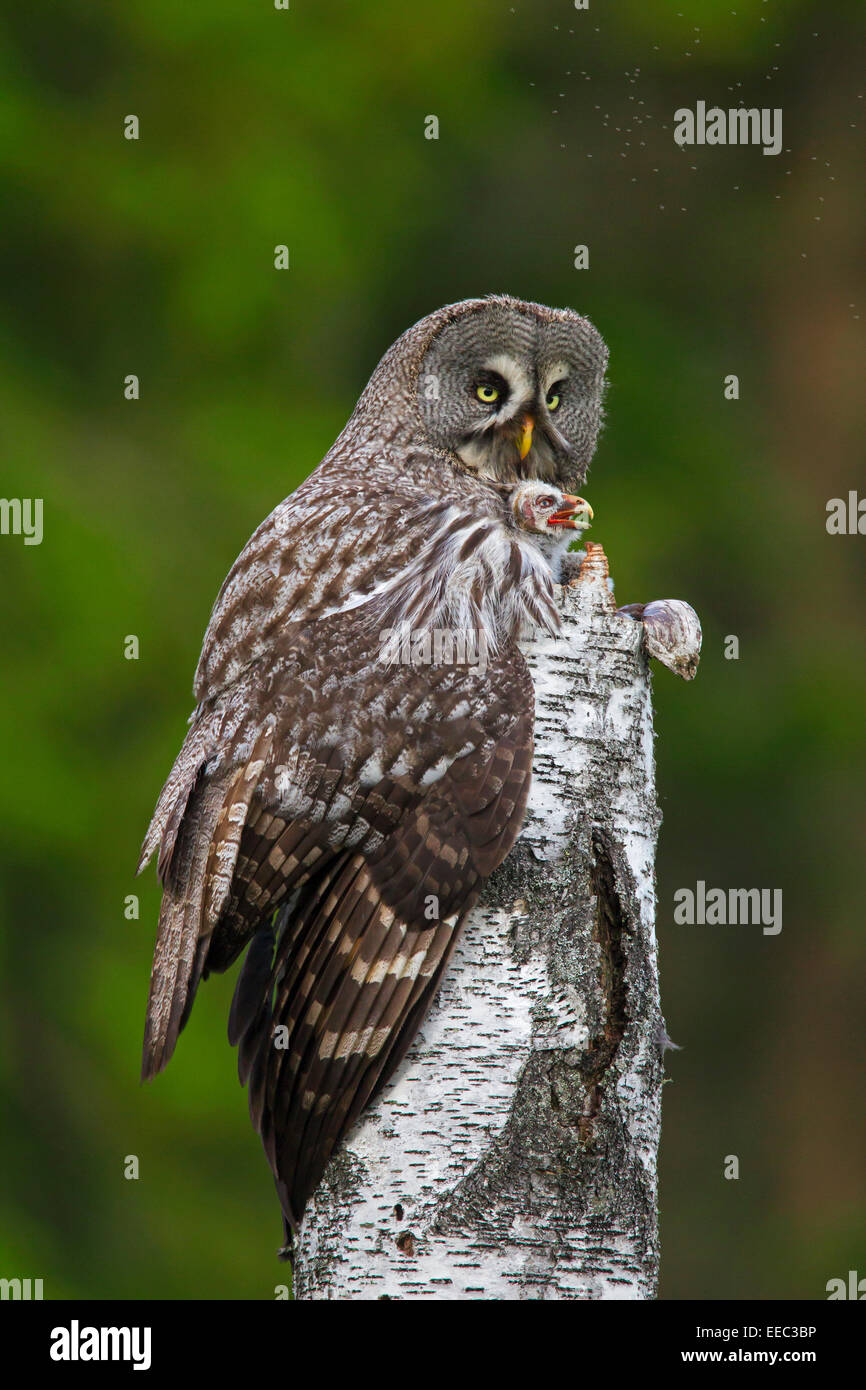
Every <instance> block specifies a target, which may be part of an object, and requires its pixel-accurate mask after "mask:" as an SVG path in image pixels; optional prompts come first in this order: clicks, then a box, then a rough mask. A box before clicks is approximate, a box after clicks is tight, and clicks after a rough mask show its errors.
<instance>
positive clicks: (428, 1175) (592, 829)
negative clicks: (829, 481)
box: [295, 545, 699, 1300]
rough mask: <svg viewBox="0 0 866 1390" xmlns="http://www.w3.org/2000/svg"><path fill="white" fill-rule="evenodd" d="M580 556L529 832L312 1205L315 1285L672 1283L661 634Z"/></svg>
mask: <svg viewBox="0 0 866 1390" xmlns="http://www.w3.org/2000/svg"><path fill="white" fill-rule="evenodd" d="M587 549H588V556H587V559H586V560H585V561H584V563H583V566H582V568H581V570H580V574H579V577H578V578H577V580H576V581H575V582H574V583H573V584H572V585H570V586H567V587H565V588H564V589H563V591H562V616H563V633H562V636H561V637H560V638H559V639H558V640H552V639H541V640H537V641H533V642H528V643H526V644H525V647H524V651H525V654H526V656H527V659H528V660H529V663H530V666H531V668H532V674H533V679H534V681H535V686H536V726H535V761H534V776H533V785H532V791H531V794H530V801H529V811H528V814H527V819H526V824H525V826H524V829H523V831H522V833H521V836H520V838H519V840H518V842H517V844H516V845H515V847H514V849H513V850H512V852H511V854H510V855H509V857H508V859H507V860H506V861H505V863H504V864H503V865H502V867H501V868H500V869H499V870H498V871H497V872H496V873H495V874H494V875H493V877H492V878H491V879H490V880H489V881H488V883H487V885H486V889H485V892H484V896H483V899H482V902H481V903H480V904H479V905H478V906H477V907H476V909H475V911H474V912H473V913H472V915H471V917H470V919H469V921H468V922H467V924H466V927H465V930H464V932H463V937H462V941H461V943H460V945H459V947H458V949H457V951H456V953H455V956H454V958H453V961H452V963H451V966H450V968H449V970H448V972H447V975H446V977H445V980H444V983H443V986H442V989H441V991H440V993H439V996H438V999H437V1000H436V1002H435V1003H434V1005H433V1008H432V1010H431V1012H430V1014H429V1015H428V1017H427V1019H426V1020H425V1022H424V1024H423V1027H422V1029H421V1031H420V1033H419V1035H418V1038H417V1039H416V1041H415V1043H414V1045H413V1047H412V1049H411V1051H410V1053H409V1054H408V1056H407V1058H406V1060H405V1061H404V1063H403V1064H402V1066H401V1067H400V1068H399V1070H398V1072H397V1073H396V1076H395V1078H394V1079H393V1081H392V1082H391V1084H390V1085H389V1086H388V1087H387V1089H386V1090H385V1092H384V1093H383V1094H382V1096H381V1097H380V1098H379V1100H378V1101H377V1102H376V1104H375V1105H374V1106H373V1107H372V1108H371V1109H370V1110H369V1111H368V1112H367V1113H366V1114H365V1115H364V1116H363V1117H362V1119H361V1121H360V1123H359V1124H358V1125H357V1126H356V1128H355V1129H354V1130H353V1131H352V1133H351V1135H350V1137H349V1140H348V1142H347V1143H346V1144H345V1145H343V1146H342V1148H341V1149H340V1151H339V1152H338V1153H337V1154H336V1156H335V1157H334V1159H333V1160H332V1162H331V1164H330V1166H329V1168H328V1171H327V1173H326V1174H325V1178H324V1181H323V1183H322V1185H321V1187H320V1188H319V1190H318V1192H317V1194H316V1196H315V1198H314V1200H313V1201H312V1202H311V1203H310V1205H309V1207H308V1209H307V1215H306V1217H305V1219H304V1222H303V1225H302V1228H301V1232H300V1236H299V1241H298V1250H297V1257H296V1260H295V1291H296V1297H298V1298H302V1299H319V1298H336V1299H344V1298H362V1299H363V1298H371V1299H372V1298H399V1299H449V1300H453V1299H545V1298H546V1299H565V1298H591V1299H594V1298H652V1297H653V1296H654V1294H655V1290H656V1279H657V1271H658V1226H657V1211H656V1154H657V1150H658V1142H659V1129H660V1118H661V1116H660V1112H661V1104H660V1102H661V1086H662V1071H663V1067H662V1058H663V1051H664V1046H665V1043H666V1041H667V1039H666V1036H665V1030H664V1024H663V1020H662V1015H661V1009H660V1004H659V987H658V970H657V961H656V939H655V892H654V860H655V848H656V837H657V832H658V827H659V821H660V817H659V812H658V807H657V805H656V797H655V765H654V759H653V728H652V703H651V695H650V678H649V669H648V661H647V656H646V653H645V648H644V640H643V636H644V631H645V630H646V631H647V633H648V632H649V625H647V628H646V629H645V628H644V626H643V625H642V622H641V621H640V617H641V614H642V612H643V610H642V609H635V610H633V611H632V613H631V614H630V615H629V616H633V617H637V618H638V621H630V620H629V616H626V615H622V614H617V613H616V612H615V606H614V602H613V599H612V598H611V595H610V592H609V588H608V584H607V579H606V576H607V561H606V560H605V557H604V552H603V551H602V549H601V547H600V546H592V545H591V546H589V547H588V548H587ZM653 607H656V606H655V605H654V606H653ZM679 607H680V608H682V609H683V610H685V608H686V606H685V605H680V606H679ZM688 612H689V613H691V610H688ZM692 616H693V615H692ZM695 624H696V620H695ZM698 635H699V629H698ZM694 664H695V665H696V658H695V663H694ZM681 673H682V674H688V673H686V672H682V671H681ZM691 674H693V670H692V672H691Z"/></svg>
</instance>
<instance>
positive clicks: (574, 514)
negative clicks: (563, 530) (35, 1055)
mask: <svg viewBox="0 0 866 1390" xmlns="http://www.w3.org/2000/svg"><path fill="white" fill-rule="evenodd" d="M592 517H593V511H592V507H591V506H590V505H589V503H588V502H585V501H584V499H583V498H582V497H572V496H570V495H569V494H568V493H565V494H563V498H562V506H561V507H560V509H559V511H558V512H554V513H553V516H551V517H549V518H548V522H547V524H548V526H565V527H567V528H568V529H569V530H571V531H585V530H586V529H587V527H588V526H589V523H590V522H591V521H592Z"/></svg>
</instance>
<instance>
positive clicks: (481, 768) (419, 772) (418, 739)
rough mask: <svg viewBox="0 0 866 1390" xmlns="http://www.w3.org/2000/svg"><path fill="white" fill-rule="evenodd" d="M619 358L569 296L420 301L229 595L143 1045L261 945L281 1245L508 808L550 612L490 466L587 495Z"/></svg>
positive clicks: (201, 710)
mask: <svg viewBox="0 0 866 1390" xmlns="http://www.w3.org/2000/svg"><path fill="white" fill-rule="evenodd" d="M606 362H607V350H606V348H605V346H604V343H603V341H602V339H601V337H600V336H599V334H598V333H597V331H596V330H595V329H594V328H593V326H592V325H591V324H590V323H589V322H588V321H587V320H586V319H584V318H581V317H580V316H579V315H577V314H576V313H573V312H572V311H571V310H567V309H549V308H545V307H544V306H542V305H539V304H531V303H525V302H523V301H521V300H517V299H512V298H510V297H506V296H498V295H497V296H492V297H490V298H486V299H473V300H465V301H463V302H461V303H459V304H452V305H449V306H447V307H446V308H443V309H440V310H438V311H437V312H436V313H433V314H430V315H429V316H428V317H427V318H424V319H422V320H421V321H420V322H419V323H416V324H415V325H414V327H412V328H410V329H409V330H408V331H407V332H406V333H404V334H403V335H402V337H400V338H398V339H397V341H396V342H395V343H394V344H393V346H392V347H391V348H390V349H389V350H388V352H387V353H386V354H385V356H384V357H383V359H382V361H381V362H380V363H379V365H378V367H377V368H376V370H375V371H374V373H373V375H372V377H371V378H370V381H369V383H368V385H367V386H366V388H365V390H364V391H363V393H362V395H361V397H360V399H359V401H358V403H357V405H356V407H355V410H354V412H353V413H352V416H351V419H350V420H349V422H348V424H347V425H346V427H345V429H344V430H343V432H342V434H341V435H340V437H339V438H338V439H337V441H336V443H335V444H334V446H333V448H332V449H331V450H330V452H329V453H328V454H327V456H326V457H325V459H324V460H323V461H322V462H321V463H320V464H319V465H318V467H317V468H315V469H314V470H313V472H312V473H311V474H310V476H309V477H308V478H307V480H306V481H305V482H304V483H303V484H302V485H301V486H300V487H299V488H298V489H297V491H296V492H294V493H293V494H292V495H291V496H290V497H288V498H287V499H286V500H285V501H284V502H282V503H280V505H279V506H278V507H277V508H276V509H275V510H274V511H273V512H272V513H271V515H270V516H269V517H268V518H267V520H266V521H264V522H263V523H262V524H261V526H260V527H259V528H258V530H257V531H256V532H255V534H254V535H253V536H252V538H251V540H250V541H249V543H248V544H247V546H246V547H245V548H244V550H243V551H242V553H241V555H240V556H239V558H238V559H237V560H236V562H235V564H234V565H233V567H232V569H231V571H230V572H229V575H228V577H227V579H226V581H225V583H224V584H223V586H222V589H221V590H220V593H219V595H218V597H217V600H216V603H215V605H214V609H213V613H212V615H211V620H210V624H209V626H208V629H207V632H206V634H205V638H204V644H203V647H202V653H201V658H200V660H199V664H198V670H197V672H196V676H195V684H194V694H195V698H196V701H197V705H196V709H195V712H194V714H193V716H192V719H191V722H190V729H189V732H188V734H187V736H186V739H185V741H184V744H183V747H182V748H181V750H180V753H179V755H178V757H177V761H176V762H175V764H174V767H173V768H172V771H171V773H170V774H169V778H168V781H167V782H166V784H165V786H164V788H163V791H162V793H161V795H160V797H159V801H158V803H157V806H156V810H155V812H154V816H153V820H152V822H151V825H150V828H149V830H148V832H147V836H146V838H145V841H144V846H143V849H142V854H141V861H140V864H139V869H141V868H143V867H144V865H145V864H146V863H147V862H148V860H149V859H150V858H151V856H152V855H153V854H154V852H155V851H157V850H158V851H159V855H158V872H159V876H160V879H161V881H162V884H163V899H162V907H161V910H160V916H159V927H158V933H157V940H156V948H155V953H154V960H153V972H152V977H151V985H150V997H149V1000H148V1006H147V1021H146V1028H145V1039H144V1058H143V1068H142V1071H143V1076H144V1077H145V1078H150V1077H153V1076H154V1075H155V1074H156V1073H157V1072H158V1071H160V1070H161V1069H162V1068H163V1067H164V1066H165V1065H166V1063H167V1062H168V1060H169V1058H170V1056H171V1054H172V1052H173V1051H174V1047H175V1044H176V1042H177V1037H178V1034H179V1032H180V1030H181V1028H182V1027H183V1026H184V1024H185V1023H186V1020H187V1018H188V1017H189V1013H190V1010H191V1008H192V1004H193V1000H194V998H195V993H196V990H197V989H198V986H199V983H200V981H201V980H203V979H206V978H207V976H208V974H209V973H210V972H211V971H223V970H225V969H226V968H227V967H228V966H230V965H231V964H232V963H233V962H234V961H235V960H236V958H237V957H238V956H239V955H240V953H241V952H242V951H243V950H244V948H245V947H247V946H249V949H248V951H247V955H246V958H245V961H244V964H243V967H242V969H241V971H240V974H239V976H238V981H237V987H236V990H235V995H234V1000H233V1003H232V1008H231V1013H230V1018H229V1038H230V1041H231V1042H232V1044H234V1045H236V1046H237V1047H238V1065H239V1071H240V1076H241V1080H242V1081H244V1082H245V1083H246V1084H247V1086H248V1088H249V1103H250V1112H251V1115H252V1119H253V1123H254V1124H255V1126H256V1128H257V1129H258V1130H259V1133H260V1134H261V1138H262V1141H263V1144H264V1147H265V1152H266V1154H267V1157H268V1160H269V1162H270V1165H271V1168H272V1170H273V1173H274V1177H275V1180H276V1186H277V1192H278V1194H279V1198H280V1203H281V1206H282V1211H283V1216H284V1226H285V1232H286V1239H287V1244H288V1245H290V1244H291V1240H292V1233H293V1232H294V1231H295V1230H296V1228H297V1225H298V1223H299V1221H300V1219H301V1216H302V1214H303V1210H304V1206H305V1204H306V1202H307V1200H308V1198H309V1196H310V1195H311V1193H312V1192H313V1190H314V1189H315V1187H316V1185H317V1184H318V1182H319V1179H320V1178H321V1175H322V1173H323V1171H324V1168H325V1165H326V1163H327V1160H328V1158H329V1156H330V1154H331V1153H332V1151H333V1149H334V1147H335V1145H336V1144H337V1143H338V1142H339V1140H340V1138H341V1137H342V1136H343V1135H344V1134H345V1133H346V1131H347V1130H348V1129H349V1127H350V1126H351V1125H352V1124H353V1123H354V1122H355V1120H356V1119H357V1117H358V1115H359V1114H360V1112H361V1110H362V1109H363V1107H364V1106H365V1105H366V1104H368V1102H370V1101H371V1099H372V1098H373V1097H374V1096H376V1095H377V1093H378V1092H379V1091H380V1089H381V1088H382V1086H383V1085H384V1084H385V1083H386V1081H387V1080H388V1078H389V1077H390V1076H391V1074H392V1073H393V1071H394V1069H395V1067H396V1066H397V1065H398V1063H399V1062H400V1060H401V1058H402V1057H403V1055H404V1053H405V1052H406V1049H407V1048H408V1046H409V1044H410V1043H411V1041H412V1039H413V1037H414V1036H415V1033H416V1031H417V1029H418V1027H419V1025H420V1023H421V1021H422V1019H423V1017H424V1014H425V1012H426V1010H427V1009H428V1007H429V1005H430V1003H431V1001H432V999H433V997H434V996H435V993H436V990H437V988H438V985H439V982H440V980H441V978H442V974H443V972H444V970H445V968H446V966H447V964H448V960H449V957H450V955H451V952H452V951H453V948H454V945H455V943H456V941H457V938H458V934H459V932H460V929H461V926H462V924H463V922H464V920H465V918H466V916H467V914H468V912H469V910H470V908H471V907H472V905H473V904H474V902H475V901H476V899H477V896H478V893H479V891H480V889H481V886H482V885H483V883H484V881H485V879H486V878H487V877H488V875H489V874H490V873H491V872H492V871H493V870H494V869H495V868H496V867H497V866H498V865H499V864H500V863H501V861H502V860H503V859H504V857H505V855H506V854H507V853H508V851H509V850H510V848H511V846H512V844H513V843H514V840H515V838H516V836H517V834H518V832H519V830H520V827H521V822H522V819H523V815H524V811H525V808H526V799H527V794H528V790H529V779H530V776H531V770H532V737H533V712H534V699H533V688H532V683H531V680H530V676H529V673H528V669H527V666H526V664H525V662H524V660H523V658H522V656H521V654H520V652H519V651H518V649H517V646H516V642H515V639H516V637H517V635H518V634H519V633H520V631H521V629H522V628H523V627H524V626H526V625H531V626H535V627H541V628H544V629H546V630H547V631H549V632H554V631H556V629H557V626H558V621H559V620H558V613H557V609H556V606H555V603H554V601H553V589H552V577H551V571H550V568H549V565H548V562H547V560H546V559H545V556H544V554H543V547H540V546H538V545H535V544H533V539H534V538H533V537H532V536H530V535H529V534H528V531H529V530H531V529H533V528H532V525H529V526H528V527H527V526H523V527H521V525H519V524H516V522H519V516H518V515H517V513H515V511H514V509H513V507H511V506H510V505H509V503H508V500H507V498H506V497H504V496H503V492H504V491H507V489H508V488H509V485H513V484H518V483H520V482H522V481H523V480H526V479H541V480H544V481H546V482H548V483H549V484H551V485H552V486H555V487H556V488H559V489H561V490H567V491H568V493H569V497H568V499H567V503H568V505H569V506H570V507H572V512H573V508H574V507H576V506H577V504H578V502H579V500H580V499H577V498H575V497H573V496H571V495H570V494H571V493H572V492H573V490H574V489H575V488H577V487H578V486H579V485H580V484H581V483H582V482H583V480H584V477H585V474H586V469H587V465H588V463H589V460H590V458H591V456H592V453H593V450H594V448H595V443H596V437H597V434H598V430H599V424H600V419H601V400H602V393H603V385H604V374H605V367H606ZM572 512H569V511H568V508H566V510H565V512H564V513H563V516H562V520H563V521H564V520H566V519H567V517H568V516H569V515H571V514H572ZM395 634H398V640H396V641H395V640H394V635H395Z"/></svg>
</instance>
